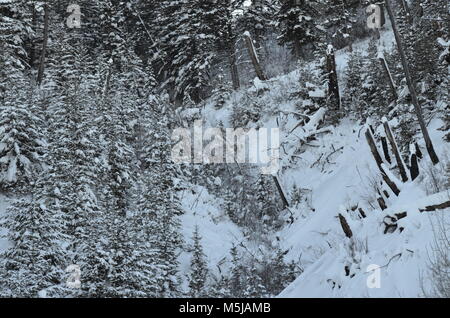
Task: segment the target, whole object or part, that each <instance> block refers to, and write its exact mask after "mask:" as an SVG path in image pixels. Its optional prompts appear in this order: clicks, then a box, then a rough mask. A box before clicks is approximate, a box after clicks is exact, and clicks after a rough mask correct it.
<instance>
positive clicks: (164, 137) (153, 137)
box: [138, 100, 182, 297]
mask: <svg viewBox="0 0 450 318" xmlns="http://www.w3.org/2000/svg"><path fill="white" fill-rule="evenodd" d="M152 107H153V109H152V110H153V111H152V112H147V114H148V116H149V117H148V119H147V120H146V124H145V126H144V128H145V138H144V140H145V143H144V144H143V150H142V154H141V158H142V160H143V162H142V164H141V167H142V169H144V171H143V184H144V190H143V193H142V198H141V199H140V203H139V206H138V209H139V211H140V212H139V213H142V214H143V215H151V216H152V218H151V220H152V224H151V227H152V229H151V231H152V235H151V237H149V238H148V239H149V241H150V242H151V246H152V248H153V249H154V250H155V257H154V259H153V261H154V264H157V265H158V266H157V268H158V271H157V273H156V275H155V279H156V293H157V296H158V297H177V296H179V295H180V288H179V277H178V254H179V252H180V248H181V245H182V237H181V234H180V221H179V216H180V215H181V214H182V210H181V206H180V201H179V198H178V193H177V191H178V190H179V188H178V185H177V178H178V175H179V171H178V169H177V166H176V165H175V164H173V163H172V161H171V149H172V141H171V139H170V130H169V127H170V125H171V120H172V119H171V115H170V113H169V112H168V111H167V109H168V108H167V102H166V101H163V100H156V101H155V103H154V104H152Z"/></svg>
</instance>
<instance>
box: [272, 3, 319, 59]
mask: <svg viewBox="0 0 450 318" xmlns="http://www.w3.org/2000/svg"><path fill="white" fill-rule="evenodd" d="M315 3H316V1H310V0H284V1H282V3H281V6H280V8H279V10H278V12H277V27H278V29H279V30H280V36H279V40H280V43H281V44H289V45H290V46H291V48H292V49H293V51H294V53H295V56H296V57H300V55H301V54H300V53H301V51H300V49H301V46H302V45H305V44H308V43H313V42H314V41H315V40H316V39H317V34H318V29H317V27H316V22H315V17H317V11H316V9H315V8H314V4H315Z"/></svg>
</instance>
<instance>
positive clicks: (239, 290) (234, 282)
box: [229, 245, 245, 297]
mask: <svg viewBox="0 0 450 318" xmlns="http://www.w3.org/2000/svg"><path fill="white" fill-rule="evenodd" d="M230 256H231V269H230V279H229V283H230V285H229V286H230V287H229V288H230V292H231V295H232V296H233V297H242V296H243V290H244V287H245V285H244V281H243V278H244V277H245V276H244V275H245V269H244V267H243V266H242V265H241V263H240V262H241V260H240V256H239V251H238V249H237V247H236V246H235V245H233V247H232V248H231V250H230ZM243 276H244V277H243Z"/></svg>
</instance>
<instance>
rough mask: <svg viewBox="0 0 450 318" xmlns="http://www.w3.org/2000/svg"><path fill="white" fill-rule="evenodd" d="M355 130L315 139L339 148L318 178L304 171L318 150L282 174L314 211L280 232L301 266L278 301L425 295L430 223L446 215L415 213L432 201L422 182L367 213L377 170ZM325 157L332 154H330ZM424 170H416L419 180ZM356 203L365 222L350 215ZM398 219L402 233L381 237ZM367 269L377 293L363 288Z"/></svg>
mask: <svg viewBox="0 0 450 318" xmlns="http://www.w3.org/2000/svg"><path fill="white" fill-rule="evenodd" d="M436 126H438V122H436V123H432V125H430V127H431V128H432V129H433V127H436ZM354 127H355V125H354V124H352V123H348V122H347V123H343V124H342V125H340V126H339V127H338V128H337V129H336V130H335V131H334V132H333V133H332V134H329V135H327V136H326V137H324V138H322V139H321V140H320V142H319V144H321V148H326V147H328V148H330V146H331V145H333V146H334V148H335V149H339V148H340V147H342V146H343V147H344V148H343V149H342V151H340V152H338V154H337V155H334V157H332V159H330V163H332V164H326V165H325V169H324V170H323V171H320V169H319V168H317V167H315V168H308V166H309V167H310V166H311V164H312V163H313V162H315V159H316V157H317V155H314V152H316V153H317V154H318V153H319V152H321V151H323V150H322V149H321V148H315V150H314V151H310V152H309V154H308V155H309V158H308V157H305V160H304V163H303V165H302V167H296V168H295V169H293V171H289V172H287V173H285V175H287V176H289V177H285V178H284V181H285V183H286V184H287V185H288V188H290V187H291V185H292V184H296V185H297V187H299V188H309V189H310V190H311V201H312V202H310V203H309V204H310V205H311V207H313V208H314V212H312V211H310V212H308V213H306V216H305V213H304V212H303V211H296V212H297V216H298V219H297V220H296V221H295V222H294V223H293V224H292V225H291V226H289V227H287V228H285V229H284V230H283V231H281V232H280V233H279V236H280V237H281V238H283V240H282V242H283V243H284V244H285V247H286V248H291V250H290V254H289V256H290V257H291V258H296V259H299V258H300V259H301V261H302V262H303V265H304V267H305V272H304V273H303V274H302V275H300V276H299V277H298V279H297V280H295V281H294V282H293V283H292V284H291V285H290V286H289V287H288V288H286V290H284V291H283V292H282V293H281V294H280V296H281V297H418V296H420V295H421V294H422V289H421V287H422V286H421V284H422V283H423V284H424V285H425V288H426V287H427V273H426V272H425V271H426V268H427V262H428V252H429V251H430V244H431V243H432V242H433V237H434V236H433V235H434V233H433V230H432V223H433V222H437V221H438V220H437V218H438V217H441V216H444V215H445V214H447V217H448V212H450V209H447V210H446V211H442V210H441V211H437V212H426V213H419V211H418V208H423V207H425V206H426V204H427V203H428V201H430V200H432V199H433V197H431V198H427V193H426V189H425V188H424V187H423V185H422V184H421V181H422V179H421V178H419V179H416V180H415V182H408V183H405V184H403V185H402V187H401V193H400V195H399V196H398V197H395V196H394V195H391V197H390V199H389V200H388V201H387V205H388V207H389V208H388V209H387V210H385V211H381V209H380V208H377V209H373V208H371V207H370V206H367V203H365V202H364V201H366V200H365V198H366V197H367V193H368V192H369V191H370V190H371V185H370V180H372V179H373V177H374V176H375V175H376V174H377V168H376V165H375V161H374V159H373V158H372V155H371V153H370V150H369V148H368V146H367V143H366V141H365V139H364V137H363V135H360V136H358V135H359V132H358V131H355V130H354ZM431 132H432V138H433V141H434V142H435V145H436V146H437V147H436V148H437V149H439V150H438V151H439V154H440V155H441V157H442V158H445V157H447V158H448V155H449V153H450V147H449V145H448V144H447V145H445V144H444V143H443V142H442V135H440V134H439V132H438V131H437V130H434V129H433V130H431ZM325 153H331V149H329V150H328V151H326V152H325ZM428 165H429V163H428V162H423V163H422V164H421V168H422V169H423V170H422V171H424V173H426V172H425V171H426V169H427V166H428ZM445 197H447V198H450V192H449V191H447V192H445V191H444V193H441V194H440V198H439V199H438V201H439V200H440V202H443V201H444V200H445ZM357 204H359V207H362V208H363V209H364V211H365V212H366V214H367V217H366V218H360V217H359V215H358V212H357V211H356V212H353V211H351V207H352V206H356V205H357ZM348 211H350V212H348ZM399 212H407V213H408V216H407V217H406V218H404V219H401V220H399V222H398V223H399V227H404V228H405V230H404V231H403V232H402V233H400V232H399V231H395V232H394V233H392V234H384V233H383V232H384V226H383V218H384V217H385V216H386V215H389V214H390V215H392V214H394V213H399ZM338 213H341V214H343V215H344V216H345V217H346V219H347V221H348V223H349V225H350V228H351V229H352V231H353V235H354V236H353V238H352V240H349V239H348V238H346V237H345V235H344V232H343V230H342V228H341V225H340V222H339V219H338V218H337V216H338ZM300 215H303V216H304V218H303V217H300ZM350 244H354V247H351V246H350ZM350 264H352V265H351V267H350V275H348V276H346V272H345V266H347V265H350ZM355 264H357V265H355ZM371 265H376V266H379V267H380V271H381V272H380V288H368V285H367V280H368V278H369V277H372V275H373V274H374V272H373V271H372V270H371V269H372V268H371V267H370V266H371ZM353 275H354V276H353ZM338 286H340V287H338Z"/></svg>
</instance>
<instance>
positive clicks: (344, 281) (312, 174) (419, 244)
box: [183, 29, 450, 297]
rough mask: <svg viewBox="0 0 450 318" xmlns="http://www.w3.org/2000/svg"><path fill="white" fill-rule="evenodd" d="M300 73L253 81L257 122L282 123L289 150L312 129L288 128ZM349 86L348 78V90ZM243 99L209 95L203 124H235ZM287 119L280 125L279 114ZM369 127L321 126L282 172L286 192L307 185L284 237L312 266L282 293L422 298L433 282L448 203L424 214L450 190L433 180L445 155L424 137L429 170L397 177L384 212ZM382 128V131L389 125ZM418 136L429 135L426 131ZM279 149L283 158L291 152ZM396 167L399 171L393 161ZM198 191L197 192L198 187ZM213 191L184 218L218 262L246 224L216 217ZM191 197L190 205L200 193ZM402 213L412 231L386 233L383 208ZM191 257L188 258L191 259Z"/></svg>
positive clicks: (344, 53) (292, 253) (386, 42)
mask: <svg viewBox="0 0 450 318" xmlns="http://www.w3.org/2000/svg"><path fill="white" fill-rule="evenodd" d="M367 45H368V40H366V41H361V42H359V43H355V44H354V45H353V49H354V50H355V49H359V50H362V51H364V48H365V47H367ZM379 45H380V48H381V49H383V48H384V49H390V48H391V47H392V45H394V44H393V36H392V32H391V31H390V30H389V29H388V30H385V31H383V32H382V33H381V38H380V42H379ZM348 53H349V52H348V50H346V49H344V50H341V51H338V52H337V53H336V61H337V70H338V73H339V74H338V75H339V78H340V80H342V82H344V81H343V76H344V71H345V68H346V64H347V60H348ZM299 76H301V74H299V72H298V71H294V72H291V73H289V74H286V75H283V76H279V77H277V78H272V79H270V80H269V81H268V82H266V83H261V82H260V81H258V80H255V82H254V85H253V87H251V88H250V89H249V91H253V92H254V91H260V90H261V91H263V93H262V94H263V96H264V99H263V100H264V102H265V103H266V105H265V112H264V113H263V114H262V118H261V119H260V121H259V122H258V124H257V125H255V124H254V123H253V124H250V126H259V127H266V128H271V127H279V128H280V129H281V136H282V138H286V139H285V140H281V142H282V143H283V141H286V142H287V144H286V147H287V149H288V153H289V147H294V143H296V142H297V143H298V140H299V139H301V138H302V136H305V135H306V133H307V130H306V129H304V128H305V127H303V128H300V129H296V130H294V132H295V134H294V135H295V136H296V138H297V139H296V138H292V136H291V135H290V134H289V132H290V131H291V130H292V129H293V128H294V127H295V126H296V124H297V123H298V118H295V116H289V115H286V116H284V117H283V116H281V117H280V114H282V113H283V112H285V113H284V114H286V113H289V112H293V111H295V103H296V101H295V100H293V99H289V98H287V96H288V95H289V94H290V93H292V92H293V91H295V89H296V88H297V87H298V80H299ZM261 85H265V87H262V86H261ZM344 86H345V83H344V85H342V86H341V87H340V89H341V90H342V89H343V87H344ZM241 98H242V92H241V91H238V92H234V93H233V95H232V96H231V98H230V99H229V101H228V102H227V103H226V104H225V106H224V107H222V108H221V109H220V110H217V109H215V105H214V104H213V103H212V102H209V103H206V105H205V107H204V109H203V110H202V112H201V113H202V117H203V120H204V121H205V122H206V123H205V125H206V126H210V127H218V125H219V122H221V123H222V124H224V126H225V127H230V123H229V119H230V114H231V110H232V107H233V103H234V104H235V103H238V102H239V101H240V100H241ZM280 111H281V112H280ZM280 118H281V121H282V125H281V126H282V127H281V126H280V125H279V121H277V119H278V120H280ZM309 125H311V123H310V124H309ZM395 125H396V123H395V121H393V122H391V126H392V127H395ZM441 126H442V122H441V121H440V120H438V119H434V120H432V121H431V122H430V123H429V130H430V135H431V138H432V140H433V143H434V146H435V149H436V150H437V152H438V155H439V156H440V158H441V161H443V162H448V161H449V159H450V145H449V144H448V143H445V142H444V140H443V138H442V137H443V132H441V131H439V130H438V129H439V128H440V127H441ZM366 129H367V127H366V126H365V125H364V124H361V123H357V122H355V121H352V120H350V119H344V120H343V121H342V122H341V123H340V124H339V125H338V126H337V127H331V128H330V129H329V131H328V132H326V133H323V134H320V135H318V138H317V139H316V140H314V141H313V142H311V144H312V146H310V147H306V150H305V152H303V153H302V154H301V156H300V158H299V159H298V160H297V162H296V164H294V165H292V164H291V165H290V168H286V169H284V170H283V171H282V173H280V175H279V177H280V180H281V183H282V184H283V186H284V190H285V192H287V193H288V195H290V194H291V192H292V190H293V189H294V186H295V187H296V188H297V189H300V191H301V193H302V200H301V202H300V203H299V204H298V205H297V206H294V207H291V208H290V212H291V213H292V216H293V220H294V221H293V222H292V224H290V225H287V226H285V227H284V228H283V229H282V230H281V231H279V232H278V233H277V236H278V238H279V240H280V242H281V244H282V246H283V247H284V248H285V249H288V250H289V253H288V254H287V257H288V258H289V259H295V260H299V261H300V264H301V266H302V267H303V268H304V272H303V273H302V274H301V275H300V276H299V277H298V278H297V279H296V280H295V281H294V282H292V283H291V284H290V286H288V287H287V288H286V289H285V290H284V291H283V292H282V293H281V294H280V297H420V296H421V295H423V289H425V290H428V289H429V287H430V286H429V280H428V273H427V268H428V262H429V254H430V252H431V244H432V242H433V239H434V231H433V225H435V224H436V222H438V220H439V219H440V218H442V217H444V218H447V220H448V221H450V220H449V216H450V213H449V212H450V209H446V210H440V211H437V212H425V213H420V212H419V208H423V207H424V206H425V205H426V204H427V203H430V202H431V201H433V200H435V201H436V200H437V201H439V200H441V201H442V200H444V199H445V197H447V198H450V190H449V189H444V191H442V189H441V192H440V194H439V195H438V196H439V198H437V197H436V195H434V196H433V193H435V192H436V191H434V190H433V189H432V186H430V184H429V182H430V181H429V180H428V179H429V178H428V177H429V173H430V171H432V170H433V169H434V170H433V171H434V173H437V174H442V172H443V170H444V164H443V163H441V164H440V165H438V166H437V167H434V168H432V165H431V163H430V161H429V158H428V156H427V154H426V151H425V147H424V144H423V143H422V144H420V143H419V144H420V146H421V148H422V152H423V153H424V154H425V158H424V159H423V160H422V161H421V162H420V170H421V175H420V176H419V178H417V179H416V180H415V181H414V182H406V183H404V184H401V183H399V187H400V190H401V193H400V195H399V196H398V197H397V196H395V195H393V194H392V193H391V196H390V197H389V198H388V199H387V200H386V204H387V206H388V209H386V210H384V211H382V210H381V208H380V207H379V206H378V205H377V204H376V201H375V203H374V199H376V198H374V196H375V195H376V190H375V188H374V184H373V183H374V180H377V178H380V173H379V171H378V168H377V166H376V163H375V161H374V159H373V157H372V154H371V152H370V149H369V147H368V145H367V141H366V139H365V136H364V133H365V130H366ZM375 129H376V130H382V127H381V126H380V127H375ZM418 137H419V138H418V140H422V138H421V136H418ZM289 138H291V139H289ZM280 153H282V157H283V152H281V151H280ZM286 159H287V158H282V160H281V162H282V164H283V165H284V167H287V162H286ZM389 168H390V170H391V171H395V166H394V165H392V166H391V167H389ZM190 195H191V194H190ZM192 195H193V196H194V197H195V196H196V195H198V190H197V192H196V193H195V194H192ZM192 195H191V196H192ZM203 199H205V200H206V201H204V200H203ZM208 200H211V198H210V197H208V195H207V194H206V193H205V194H201V195H200V200H199V202H200V203H199V204H198V205H197V207H196V208H195V209H194V210H195V211H196V212H194V211H193V212H190V213H188V214H187V215H186V216H184V217H183V224H185V225H186V226H185V227H186V229H185V231H186V233H185V234H186V235H188V236H191V233H192V230H193V226H194V224H195V223H197V222H198V223H200V224H199V225H200V228H201V234H202V236H203V241H202V242H203V244H205V248H206V251H205V252H206V254H207V255H208V257H209V260H210V261H211V262H212V264H215V263H217V262H220V260H221V257H223V253H226V252H227V250H229V247H230V246H231V245H230V244H231V243H232V242H236V240H237V237H238V236H239V229H238V228H236V227H235V226H233V225H232V223H231V222H230V221H229V220H226V221H219V223H216V222H215V221H214V216H217V213H218V210H217V209H216V208H214V207H213V206H214V204H211V203H210V204H205V203H204V202H207V201H208ZM212 201H214V200H212ZM187 202H189V204H191V202H193V199H192V198H191V199H189V200H188V201H187ZM202 202H203V203H202ZM209 202H211V201H209ZM216 206H217V205H216ZM356 206H358V207H359V208H362V209H363V210H364V211H365V212H366V214H367V217H366V218H361V217H360V215H359V213H358V210H356V211H352V208H354V207H356ZM185 208H186V207H185ZM187 210H189V209H187ZM399 212H407V214H408V216H407V217H406V218H403V219H401V220H399V221H398V225H399V227H403V228H404V230H403V231H402V232H400V231H399V230H396V231H395V232H394V233H387V234H384V229H385V227H384V225H383V219H384V218H385V216H386V215H392V214H394V213H399ZM339 213H340V214H342V215H343V216H345V218H346V219H347V221H348V223H349V225H350V228H351V229H352V231H353V237H352V239H348V238H347V237H346V236H345V234H344V232H343V230H342V227H341V224H340V221H339V218H338V214H339ZM221 222H224V223H221ZM231 233H232V234H231ZM219 251H220V252H219ZM183 263H184V264H185V265H183V266H187V265H186V264H187V263H186V261H184V262H183ZM346 267H347V271H348V273H346ZM378 271H379V281H377V283H378V282H379V286H376V287H379V288H369V287H373V286H369V285H370V284H369V285H368V283H367V282H368V279H372V278H373V277H375V276H376V275H378ZM374 275H375V276H374Z"/></svg>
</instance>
